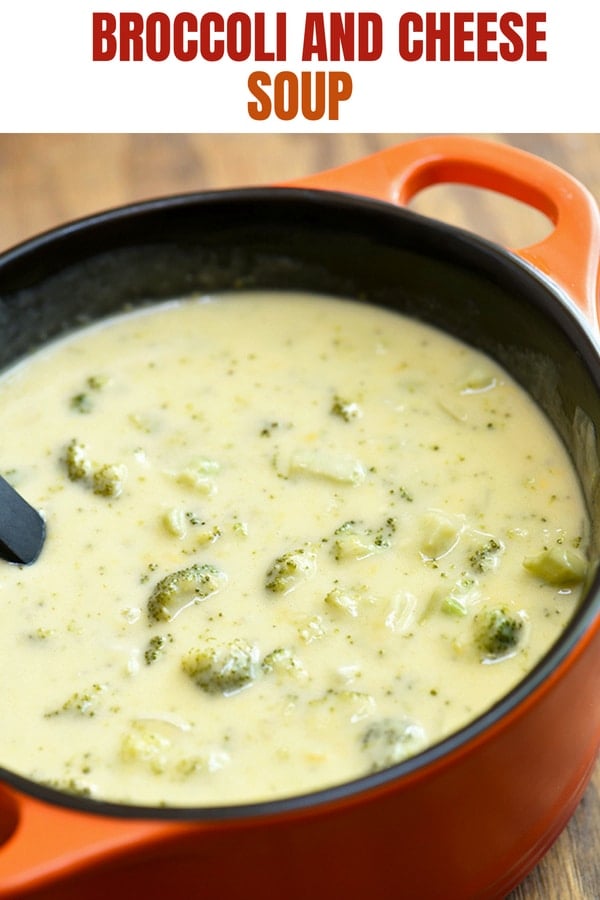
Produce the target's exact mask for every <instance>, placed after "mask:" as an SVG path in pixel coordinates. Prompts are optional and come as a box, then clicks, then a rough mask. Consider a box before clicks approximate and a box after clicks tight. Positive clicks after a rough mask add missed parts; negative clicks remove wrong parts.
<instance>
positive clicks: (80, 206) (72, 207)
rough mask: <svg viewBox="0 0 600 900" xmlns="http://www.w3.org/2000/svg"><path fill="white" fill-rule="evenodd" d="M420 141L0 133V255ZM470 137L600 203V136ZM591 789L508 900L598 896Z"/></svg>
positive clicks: (475, 215) (499, 232)
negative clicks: (176, 201) (74, 225)
mask: <svg viewBox="0 0 600 900" xmlns="http://www.w3.org/2000/svg"><path fill="white" fill-rule="evenodd" d="M420 136H421V135H412V134H402V135H397V134H396V135H394V134H334V135H303V134H298V135H283V134H267V135H230V134H228V135H215V134H200V135H198V134H176V135H168V134H149V135H148V134H125V135H123V134H118V135H113V134H43V135H39V134H16V135H11V134H3V135H2V134H0V198H1V202H0V251H1V250H4V249H6V248H8V247H10V246H12V245H14V244H16V243H18V242H19V241H21V240H23V239H25V238H27V237H30V236H33V235H34V234H36V233H37V232H40V231H42V230H45V229H47V228H50V227H52V226H54V225H58V224H60V223H63V222H65V221H68V220H70V219H73V218H76V217H79V216H83V215H86V214H88V213H92V212H97V211H100V210H103V209H107V208H110V207H113V206H116V205H119V204H122V203H127V202H130V201H135V200H141V199H148V198H151V197H158V196H163V195H166V194H171V193H180V192H185V191H191V190H205V189H214V188H227V187H237V186H242V185H253V184H273V183H280V182H285V181H288V180H291V179H294V178H300V177H302V176H306V175H310V174H311V173H313V172H318V171H320V170H323V169H326V168H330V167H333V166H337V165H341V164H343V163H346V162H351V161H352V160H354V159H358V158H359V157H362V156H365V155H367V154H369V153H373V152H375V151H377V150H380V149H383V148H384V147H388V146H391V145H393V144H396V143H400V142H403V141H406V140H410V139H411V138H415V137H420ZM478 137H482V138H484V139H486V140H490V141H502V142H505V143H508V144H512V145H514V146H517V147H520V148H522V149H525V150H528V151H530V152H533V153H536V154H538V155H540V156H542V157H544V158H546V159H548V160H550V161H551V162H554V163H556V164H557V165H559V166H561V167H563V168H565V169H567V170H568V171H569V172H570V173H571V174H572V175H574V176H575V177H576V178H578V179H579V180H580V181H582V182H583V183H584V184H585V185H586V186H587V187H588V188H589V189H590V190H591V192H592V193H593V194H594V195H595V197H596V198H597V199H600V135H597V134H486V135H478ZM413 205H414V207H415V208H416V209H418V210H419V211H421V212H425V213H427V214H430V215H433V216H437V217H438V218H440V219H444V220H446V221H449V222H451V223H453V224H457V225H460V226H463V227H466V228H469V229H471V230H473V231H476V232H477V233H479V234H482V235H484V236H485V237H490V238H492V239H494V240H497V241H499V242H501V243H503V244H505V245H507V246H512V247H519V246H525V245H526V244H528V243H531V242H532V241H533V240H536V239H538V238H539V237H541V236H543V234H545V233H547V231H548V228H549V225H548V223H547V222H546V220H545V219H544V218H543V217H542V216H541V215H539V214H538V213H536V212H534V211H532V210H530V209H528V208H526V207H523V206H522V205H521V204H517V203H515V202H514V201H510V200H507V199H506V198H499V197H497V196H496V195H492V194H489V193H488V192H484V191H476V190H473V189H469V188H459V187H439V188H433V189H430V191H426V192H423V194H422V195H420V196H419V197H418V198H417V199H416V201H415V203H414V204H413ZM598 702H600V697H599V700H598ZM599 791H600V765H598V766H597V767H596V770H595V773H594V777H593V779H592V782H591V784H590V786H589V788H588V790H587V792H586V794H585V796H584V799H583V801H582V802H581V804H580V806H579V808H578V810H577V812H576V813H575V815H574V817H573V819H572V820H571V822H570V824H569V825H568V827H567V828H566V830H565V831H564V832H563V834H562V835H561V836H560V838H559V839H558V841H557V842H556V843H555V845H554V846H553V847H552V848H551V850H550V851H549V852H548V854H547V855H546V856H545V858H544V859H543V860H542V861H541V863H540V864H539V865H538V867H537V868H536V869H535V870H534V871H533V872H532V873H531V874H530V875H529V876H528V878H526V880H525V881H524V882H523V883H522V884H521V885H520V886H519V887H518V888H517V889H515V890H514V891H513V892H512V893H511V895H510V900H598V898H600V798H599ZM482 802H484V800H483V801H482ZM377 900H386V898H377ZM410 900H419V898H410Z"/></svg>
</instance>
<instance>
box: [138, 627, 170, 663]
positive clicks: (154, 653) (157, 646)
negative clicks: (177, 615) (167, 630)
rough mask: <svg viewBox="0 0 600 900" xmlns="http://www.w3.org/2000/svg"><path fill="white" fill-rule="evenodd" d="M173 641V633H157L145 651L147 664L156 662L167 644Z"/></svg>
mask: <svg viewBox="0 0 600 900" xmlns="http://www.w3.org/2000/svg"><path fill="white" fill-rule="evenodd" d="M172 643H173V635H172V634H155V635H154V637H152V638H150V640H149V641H148V645H147V647H146V650H145V651H144V659H145V660H146V665H147V666H150V665H152V663H153V662H156V660H157V659H159V658H160V657H161V656H162V655H163V654H164V652H165V650H166V648H167V645H168V644H172Z"/></svg>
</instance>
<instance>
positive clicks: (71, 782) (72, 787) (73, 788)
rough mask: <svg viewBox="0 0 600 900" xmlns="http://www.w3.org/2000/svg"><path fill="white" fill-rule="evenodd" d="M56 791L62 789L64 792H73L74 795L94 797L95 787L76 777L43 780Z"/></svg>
mask: <svg viewBox="0 0 600 900" xmlns="http://www.w3.org/2000/svg"><path fill="white" fill-rule="evenodd" d="M42 783H43V784H45V785H46V786H47V787H49V788H52V790H54V791H62V793H63V794H71V796H73V797H93V795H94V789H93V787H92V786H91V785H89V784H85V783H84V782H82V781H78V780H77V779H76V778H67V779H65V780H64V781H61V780H60V779H56V780H50V781H44V782H42Z"/></svg>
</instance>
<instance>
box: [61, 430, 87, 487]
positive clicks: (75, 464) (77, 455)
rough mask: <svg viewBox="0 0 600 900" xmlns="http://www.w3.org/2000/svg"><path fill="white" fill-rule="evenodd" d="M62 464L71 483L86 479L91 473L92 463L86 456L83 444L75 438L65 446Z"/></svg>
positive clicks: (85, 448)
mask: <svg viewBox="0 0 600 900" xmlns="http://www.w3.org/2000/svg"><path fill="white" fill-rule="evenodd" d="M64 463H65V465H66V467H67V473H68V475H69V478H70V479H71V481H81V480H83V479H85V478H87V477H88V476H89V474H90V472H91V471H92V463H91V460H90V458H89V456H88V450H87V447H86V445H85V444H82V443H81V441H78V440H77V438H73V440H72V441H71V442H70V443H69V444H68V445H67V448H66V450H65V455H64Z"/></svg>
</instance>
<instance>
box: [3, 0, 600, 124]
mask: <svg viewBox="0 0 600 900" xmlns="http://www.w3.org/2000/svg"><path fill="white" fill-rule="evenodd" d="M316 10H318V11H324V12H329V11H336V12H350V11H354V12H361V11H362V12H378V13H379V14H380V15H381V16H382V18H383V20H384V53H383V56H382V58H381V59H380V60H379V61H377V62H370V63H369V62H365V63H346V62H341V63H340V62H327V63H314V62H313V63H310V64H306V63H302V62H301V58H300V54H301V44H302V33H303V28H304V17H305V14H306V12H307V11H316ZM442 10H444V11H450V12H452V11H457V10H460V11H463V12H464V11H469V12H471V11H473V12H477V11H478V10H482V11H497V12H498V13H502V12H507V11H510V10H514V11H518V12H519V13H521V14H522V15H523V14H525V13H526V12H527V11H532V12H545V13H546V17H547V26H546V31H547V38H546V42H545V48H546V50H547V52H548V60H547V61H546V62H524V61H521V62H517V63H507V62H460V63H452V62H446V63H444V62H435V63H434V62H429V63H427V62H418V63H407V62H403V61H402V60H401V59H400V57H399V55H398V51H397V23H398V19H399V17H400V15H401V14H402V13H403V12H408V11H416V12H420V13H421V14H422V13H424V12H425V11H435V12H439V11H442ZM120 11H136V12H140V13H142V14H144V15H147V14H148V13H149V12H153V11H162V12H165V13H167V14H169V15H170V16H174V15H175V14H176V13H177V12H183V11H189V12H193V13H194V14H195V15H197V16H199V15H202V14H203V13H206V12H209V11H214V12H219V13H221V14H222V15H223V16H226V15H227V14H228V13H230V12H233V11H237V12H246V13H248V14H250V15H253V14H254V13H256V12H264V13H265V14H266V16H267V22H271V21H272V20H273V19H274V15H275V13H276V12H278V11H279V12H286V13H287V34H288V41H287V49H288V58H287V61H286V62H285V63H262V62H261V63H255V62H253V61H252V60H250V61H248V62H247V63H246V62H244V63H239V62H231V61H221V62H215V63H206V62H201V61H194V62H188V63H183V62H178V61H177V60H174V59H172V60H168V61H166V62H161V63H155V62H151V61H144V62H138V63H132V62H118V61H113V62H93V61H92V12H113V13H119V12H120ZM599 48H600V3H598V0H507V2H506V4H505V5H503V4H501V3H498V0H487V2H485V0H459V2H453V0H441V2H433V0H432V2H427V0H425V2H423V0H413V2H412V3H411V2H410V0H409V2H408V3H397V2H395V0H386V2H371V3H366V2H365V3H363V4H361V3H356V2H347V3H342V2H327V0H326V2H319V3H314V2H313V0H309V2H302V0H257V2H256V3H249V2H246V0H240V2H235V3H232V2H223V0H215V2H212V3H211V2H210V0H209V2H198V0H162V2H161V0H127V2H124V3H123V2H121V3H117V2H111V0H12V2H9V0H2V3H1V5H0V77H1V84H2V95H3V98H2V106H1V109H2V119H1V120H2V131H4V132H11V131H15V132H17V131H19V132H26V131H41V132H46V131H47V132H52V131H57V132H60V131H65V132H72V131H82V132H85V131H89V132H91V131H95V132H112V131H115V132H177V131H182V132H184V131H194V132H199V131H204V132H269V131H270V132H286V131H289V132H311V131H313V132H336V131H337V132H351V131H361V132H385V131H388V132H393V131H398V132H425V131H432V130H434V131H438V132H442V131H443V132H449V133H452V132H469V131H503V132H532V131H539V132H550V131H554V132H560V131H565V132H596V131H600V102H599V101H598V85H599V84H600V49H599ZM256 69H264V70H268V71H269V72H271V73H273V74H275V73H276V72H278V71H280V70H282V69H288V70H292V71H294V72H300V71H301V70H303V69H305V70H306V69H343V70H345V71H348V72H350V74H351V76H352V79H353V96H352V98H351V99H350V100H348V101H346V102H345V103H343V104H342V106H341V107H340V118H339V120H338V121H331V120H329V119H326V118H324V119H320V120H318V121H316V122H311V121H309V120H307V119H304V118H303V117H301V116H298V117H297V118H295V119H293V120H292V121H289V122H285V121H282V120H280V119H277V118H276V117H274V116H272V117H270V118H269V119H267V120H265V121H263V122H257V121H254V120H253V119H252V118H251V117H250V116H249V114H248V102H249V101H251V100H252V97H251V95H250V92H249V90H248V87H247V79H248V75H249V74H250V72H252V71H254V70H256Z"/></svg>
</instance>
